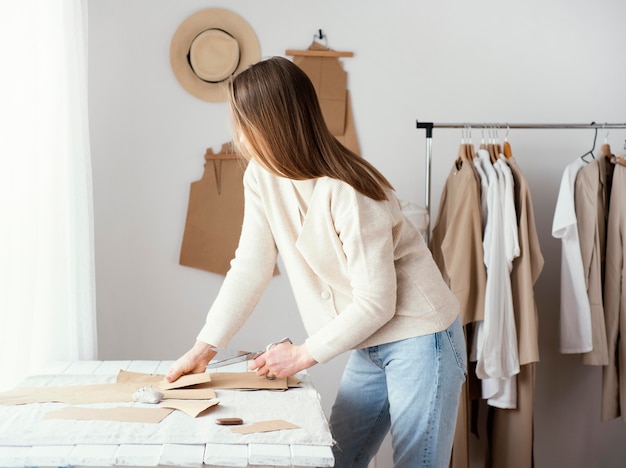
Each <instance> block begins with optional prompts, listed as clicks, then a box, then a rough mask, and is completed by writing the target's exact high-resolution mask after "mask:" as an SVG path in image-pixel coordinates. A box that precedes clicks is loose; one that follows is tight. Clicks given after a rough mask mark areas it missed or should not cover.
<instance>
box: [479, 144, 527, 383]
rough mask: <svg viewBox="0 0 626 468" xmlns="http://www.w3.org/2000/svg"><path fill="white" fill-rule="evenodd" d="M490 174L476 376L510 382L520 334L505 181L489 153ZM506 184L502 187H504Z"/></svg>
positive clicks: (485, 159) (485, 157)
mask: <svg viewBox="0 0 626 468" xmlns="http://www.w3.org/2000/svg"><path fill="white" fill-rule="evenodd" d="M474 161H479V162H480V164H481V165H482V169H483V171H485V173H486V174H487V179H488V184H489V188H488V192H487V223H486V227H485V232H484V235H483V250H484V262H485V266H486V268H487V283H486V289H485V312H484V318H483V321H482V322H480V323H478V324H477V333H476V335H477V336H476V341H475V347H474V350H475V352H476V355H475V357H476V359H475V360H476V375H477V376H478V377H479V378H481V379H487V378H497V379H506V378H509V377H511V376H513V375H515V374H517V373H518V372H519V357H518V350H517V332H516V330H515V318H514V314H513V303H512V293H511V277H510V272H509V270H508V267H507V257H508V256H507V253H506V252H505V243H504V239H503V235H502V233H503V232H504V231H503V210H502V194H503V193H504V192H505V189H504V188H503V186H504V183H505V181H504V180H502V181H500V179H499V178H498V175H497V172H496V169H495V168H494V167H493V165H492V163H491V162H490V158H489V153H488V152H487V150H484V149H479V150H478V157H477V159H475V160H474ZM501 184H502V185H501Z"/></svg>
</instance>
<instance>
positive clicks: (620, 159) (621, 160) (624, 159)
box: [611, 140, 626, 167]
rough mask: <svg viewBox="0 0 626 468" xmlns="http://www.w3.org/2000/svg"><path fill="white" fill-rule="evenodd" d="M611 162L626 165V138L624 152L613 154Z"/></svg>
mask: <svg viewBox="0 0 626 468" xmlns="http://www.w3.org/2000/svg"><path fill="white" fill-rule="evenodd" d="M611 162H612V163H613V164H619V165H620V166H624V167H626V140H624V154H623V155H621V156H618V155H611Z"/></svg>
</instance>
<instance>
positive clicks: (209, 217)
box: [179, 143, 279, 275]
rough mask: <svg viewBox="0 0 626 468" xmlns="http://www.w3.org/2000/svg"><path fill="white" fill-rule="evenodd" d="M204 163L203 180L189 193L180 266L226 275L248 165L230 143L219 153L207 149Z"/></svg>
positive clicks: (234, 244)
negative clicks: (234, 151) (246, 165)
mask: <svg viewBox="0 0 626 468" xmlns="http://www.w3.org/2000/svg"><path fill="white" fill-rule="evenodd" d="M204 160H205V163H204V172H203V174H202V178H201V179H200V180H197V181H195V182H192V183H191V188H190V191H189V203H188V205H187V219H186V221H185V232H184V234H183V242H182V246H181V250H180V260H179V263H180V264H181V265H184V266H188V267H192V268H198V269H200V270H205V271H209V272H211V273H218V274H220V275H225V274H226V273H227V272H228V270H229V269H230V261H231V260H232V259H233V257H234V256H235V250H236V249H237V245H238V244H239V236H240V235H241V225H242V222H243V209H244V190H243V173H244V171H245V162H244V161H243V160H242V159H241V158H239V157H238V156H237V155H236V154H234V153H233V150H232V144H231V143H224V144H223V145H222V148H221V149H220V152H219V153H217V154H214V153H213V149H212V148H209V149H207V150H206V153H205V154H204ZM277 274H279V271H278V267H277V266H276V267H275V268H274V275H277Z"/></svg>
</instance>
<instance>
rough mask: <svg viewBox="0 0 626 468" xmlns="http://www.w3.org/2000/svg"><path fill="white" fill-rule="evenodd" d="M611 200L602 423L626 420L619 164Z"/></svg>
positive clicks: (623, 211) (625, 211)
mask: <svg viewBox="0 0 626 468" xmlns="http://www.w3.org/2000/svg"><path fill="white" fill-rule="evenodd" d="M610 199H611V203H610V206H609V216H608V225H607V242H606V271H605V276H604V278H605V283H604V313H605V318H606V334H607V345H608V356H609V362H608V365H606V366H604V367H603V368H602V420H603V421H609V420H611V419H614V418H618V417H620V416H621V418H622V420H624V421H626V338H625V334H626V311H625V310H624V308H625V307H626V245H625V243H626V241H625V238H626V203H624V200H626V167H624V166H621V165H619V164H616V165H615V172H614V173H613V183H612V187H611V197H610Z"/></svg>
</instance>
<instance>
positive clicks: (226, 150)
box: [204, 143, 239, 161]
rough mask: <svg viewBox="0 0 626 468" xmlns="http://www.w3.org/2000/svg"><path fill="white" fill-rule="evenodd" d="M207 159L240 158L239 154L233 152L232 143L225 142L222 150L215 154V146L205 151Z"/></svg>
mask: <svg viewBox="0 0 626 468" xmlns="http://www.w3.org/2000/svg"><path fill="white" fill-rule="evenodd" d="M204 159H205V161H209V160H223V159H239V155H238V154H237V153H235V152H233V144H232V143H224V144H223V145H222V149H220V152H219V153H217V154H215V153H214V152H213V148H208V149H207V150H206V153H204Z"/></svg>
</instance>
